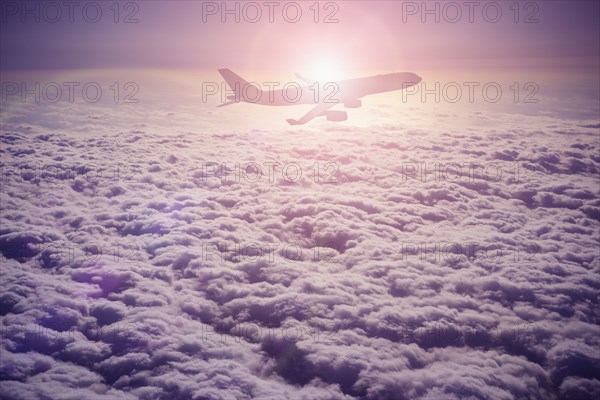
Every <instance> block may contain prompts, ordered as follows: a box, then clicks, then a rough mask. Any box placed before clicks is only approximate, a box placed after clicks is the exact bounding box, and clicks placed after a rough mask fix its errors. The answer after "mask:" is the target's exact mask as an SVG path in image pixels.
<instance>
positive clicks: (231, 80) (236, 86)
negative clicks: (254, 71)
mask: <svg viewBox="0 0 600 400" xmlns="http://www.w3.org/2000/svg"><path fill="white" fill-rule="evenodd" d="M219 73H220V74H221V76H222V77H223V79H225V82H227V85H229V87H230V88H231V90H233V92H234V93H235V96H227V99H228V100H234V99H235V100H234V101H233V103H237V102H240V101H244V100H247V99H245V98H244V94H248V93H252V94H254V93H257V92H256V91H259V92H260V89H258V88H257V87H256V86H254V85H252V84H250V83H248V82H247V81H246V80H245V79H244V78H242V77H241V76H239V75H237V74H235V73H234V72H233V71H231V70H230V69H227V68H221V69H219ZM249 88H251V90H249ZM227 104H232V103H227ZM223 105H225V104H223Z"/></svg>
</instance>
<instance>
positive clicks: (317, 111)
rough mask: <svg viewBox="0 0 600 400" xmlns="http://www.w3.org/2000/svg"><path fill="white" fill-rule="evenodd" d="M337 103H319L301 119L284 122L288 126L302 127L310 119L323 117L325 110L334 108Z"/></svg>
mask: <svg viewBox="0 0 600 400" xmlns="http://www.w3.org/2000/svg"><path fill="white" fill-rule="evenodd" d="M336 104H337V103H319V104H317V105H316V106H314V107H313V108H312V109H311V110H310V111H309V112H307V113H306V114H304V115H303V116H302V118H300V119H298V120H296V119H288V120H286V121H287V122H288V124H290V125H302V124H305V123H307V122H308V121H310V120H311V119H313V118H315V117H318V116H320V115H323V113H325V112H326V111H327V110H329V109H330V108H331V107H333V106H335V105H336Z"/></svg>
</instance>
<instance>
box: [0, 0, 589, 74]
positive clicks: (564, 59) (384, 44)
mask: <svg viewBox="0 0 600 400" xmlns="http://www.w3.org/2000/svg"><path fill="white" fill-rule="evenodd" d="M46 3H47V2H33V1H29V2H26V3H25V7H27V10H28V11H29V13H26V14H23V13H22V12H23V7H24V6H23V3H16V2H11V1H3V2H2V19H1V21H2V28H1V46H2V55H3V57H2V61H1V67H2V69H51V68H104V67H149V68H154V67H157V68H163V67H177V68H207V69H212V68H218V67H223V66H228V67H231V68H249V69H250V68H251V69H290V68H299V67H302V66H304V65H310V64H311V63H315V62H317V60H333V62H335V63H338V64H341V65H344V66H346V67H349V68H350V69H355V70H358V69H366V68H382V67H385V68H391V67H394V68H393V69H394V70H398V69H403V67H406V68H409V67H422V68H437V67H449V66H452V67H459V68H468V67H502V68H523V67H530V66H534V67H554V66H568V67H569V68H573V67H586V68H589V67H595V66H597V65H598V58H599V50H598V49H599V47H600V46H599V35H600V31H599V28H598V26H599V25H598V14H599V3H598V2H596V1H581V2H577V1H569V2H566V1H565V2H562V1H549V2H546V1H544V2H541V1H540V2H521V3H520V6H519V10H518V14H516V10H515V9H514V8H513V7H514V6H513V4H514V3H513V2H491V3H490V2H481V3H479V2H478V3H477V5H476V6H473V8H472V9H471V8H469V7H467V6H465V2H450V3H448V2H440V3H438V4H439V18H440V21H439V22H436V21H435V18H436V15H435V14H425V13H424V11H425V10H423V9H422V2H400V1H398V2H396V1H370V2H361V1H339V2H335V3H330V4H327V2H321V3H320V7H319V15H318V20H319V23H315V22H314V18H315V8H314V7H313V8H312V9H311V6H312V5H313V2H310V1H308V2H307V1H305V2H297V3H294V4H292V5H287V6H286V2H276V3H278V4H277V5H276V6H273V8H272V10H273V19H274V22H273V23H270V22H269V6H266V5H265V3H264V2H262V1H258V2H256V3H253V4H251V5H248V4H249V3H248V2H242V3H240V4H239V10H240V11H239V13H240V22H239V23H236V22H235V15H233V14H230V15H225V17H226V18H227V20H226V22H225V23H223V22H222V21H221V18H222V17H223V15H222V12H223V9H222V6H221V2H204V3H203V2H199V1H198V2H193V1H186V2H163V1H138V2H133V3H127V2H119V3H118V4H119V6H120V10H119V14H118V15H115V9H114V8H111V7H112V4H114V3H113V2H96V3H93V2H92V4H88V3H87V2H80V3H79V4H80V5H79V6H78V7H75V8H74V9H73V10H72V14H71V15H70V11H71V10H69V8H68V7H67V6H64V4H63V2H57V3H53V4H50V5H48V4H46ZM51 3H52V2H51ZM56 4H58V5H59V6H60V10H57V8H56V6H55V5H56ZM256 4H257V5H258V6H259V8H260V11H261V13H262V16H261V17H260V18H259V19H258V21H257V22H255V23H252V22H249V21H248V20H251V19H255V16H257V7H255V5H256ZM435 4H436V3H435V2H428V3H426V5H427V7H430V9H434V7H436V5H435ZM457 6H458V7H457ZM84 7H85V12H84ZM227 7H229V8H230V9H234V7H235V2H229V3H227ZM284 7H287V8H285V9H286V10H287V11H286V12H285V13H284V11H283V10H284ZM297 7H299V8H300V9H301V11H302V15H301V17H299V21H298V22H296V23H292V22H289V21H291V20H294V19H295V16H296V10H297ZM98 9H99V10H101V13H102V15H101V16H98V17H96V15H97V11H98ZM498 10H500V11H501V15H498V14H497V11H498ZM458 11H460V16H459V15H458V14H457V12H458ZM59 13H60V14H59ZM328 15H331V18H332V19H337V20H338V22H337V23H323V20H324V19H325V18H326V17H327V16H328ZM128 16H129V19H132V20H134V19H135V20H137V21H138V22H136V23H124V22H123V21H124V20H125V19H126V18H127V17H128ZM244 16H246V18H244ZM115 17H116V19H117V20H118V21H119V22H118V23H115V22H114V20H115ZM36 18H39V22H36ZM423 18H426V20H425V22H424V23H423V22H422V19H423ZM55 19H56V20H57V21H56V22H51V21H53V20H55ZM69 19H72V20H73V22H70V21H69ZM95 19H98V21H97V22H95V23H92V22H90V21H92V20H95ZM203 19H205V20H206V22H204V21H203ZM244 19H246V20H244ZM286 19H287V21H286ZM471 19H472V22H470V20H471ZM496 19H498V22H495V23H494V22H492V21H494V20H496ZM515 19H517V20H518V21H519V22H518V23H515ZM525 20H528V21H530V22H531V23H524V21H525ZM536 20H537V21H538V22H535V21H536ZM452 21H456V22H452Z"/></svg>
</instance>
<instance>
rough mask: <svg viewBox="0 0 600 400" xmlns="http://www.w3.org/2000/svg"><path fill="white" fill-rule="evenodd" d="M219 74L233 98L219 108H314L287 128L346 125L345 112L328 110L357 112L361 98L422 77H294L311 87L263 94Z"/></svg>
mask: <svg viewBox="0 0 600 400" xmlns="http://www.w3.org/2000/svg"><path fill="white" fill-rule="evenodd" d="M219 72H220V73H221V75H222V76H223V78H224V79H225V82H227V85H229V87H230V88H231V90H233V92H234V93H235V94H234V95H230V96H227V100H229V101H228V102H226V103H224V104H221V105H219V106H218V107H223V106H228V105H230V104H235V103H240V102H245V103H253V104H261V105H267V106H293V105H298V104H316V105H315V107H314V108H312V109H311V110H310V111H309V112H308V113H306V114H305V115H304V116H303V117H302V118H300V119H298V120H295V119H288V120H287V122H288V123H289V124H290V125H302V124H305V123H307V122H309V121H311V120H312V119H313V118H315V117H319V116H325V117H327V120H328V121H336V122H337V121H345V120H347V119H348V113H347V112H346V111H340V110H330V109H331V108H332V107H334V106H335V105H337V104H343V105H344V107H346V108H358V107H360V106H361V105H362V101H361V100H360V99H361V98H362V97H364V96H368V95H370V94H377V93H384V92H391V91H394V90H404V89H406V88H408V87H411V86H414V85H416V84H418V83H419V82H421V77H420V76H418V75H416V74H413V73H411V72H398V73H392V74H385V75H374V76H368V77H364V78H356V79H349V80H344V81H338V82H318V81H314V80H310V79H306V78H304V77H302V76H301V75H299V74H296V77H297V78H299V79H301V80H303V81H304V82H305V83H307V84H309V85H310V86H299V85H298V84H295V85H294V87H291V88H290V87H288V88H285V85H284V89H270V90H268V91H263V90H261V89H260V88H259V87H256V85H254V84H252V83H248V82H247V81H246V80H244V79H243V78H241V77H240V76H238V75H236V74H235V73H233V72H232V71H231V70H229V69H226V68H223V69H219Z"/></svg>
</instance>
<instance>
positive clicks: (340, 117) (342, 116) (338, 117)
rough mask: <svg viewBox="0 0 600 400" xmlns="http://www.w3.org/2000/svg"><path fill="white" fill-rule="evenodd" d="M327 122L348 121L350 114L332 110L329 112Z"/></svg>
mask: <svg viewBox="0 0 600 400" xmlns="http://www.w3.org/2000/svg"><path fill="white" fill-rule="evenodd" d="M326 115H327V121H334V122H340V121H345V120H347V119H348V113H347V112H346V111H339V110H332V111H327V114H326Z"/></svg>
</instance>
